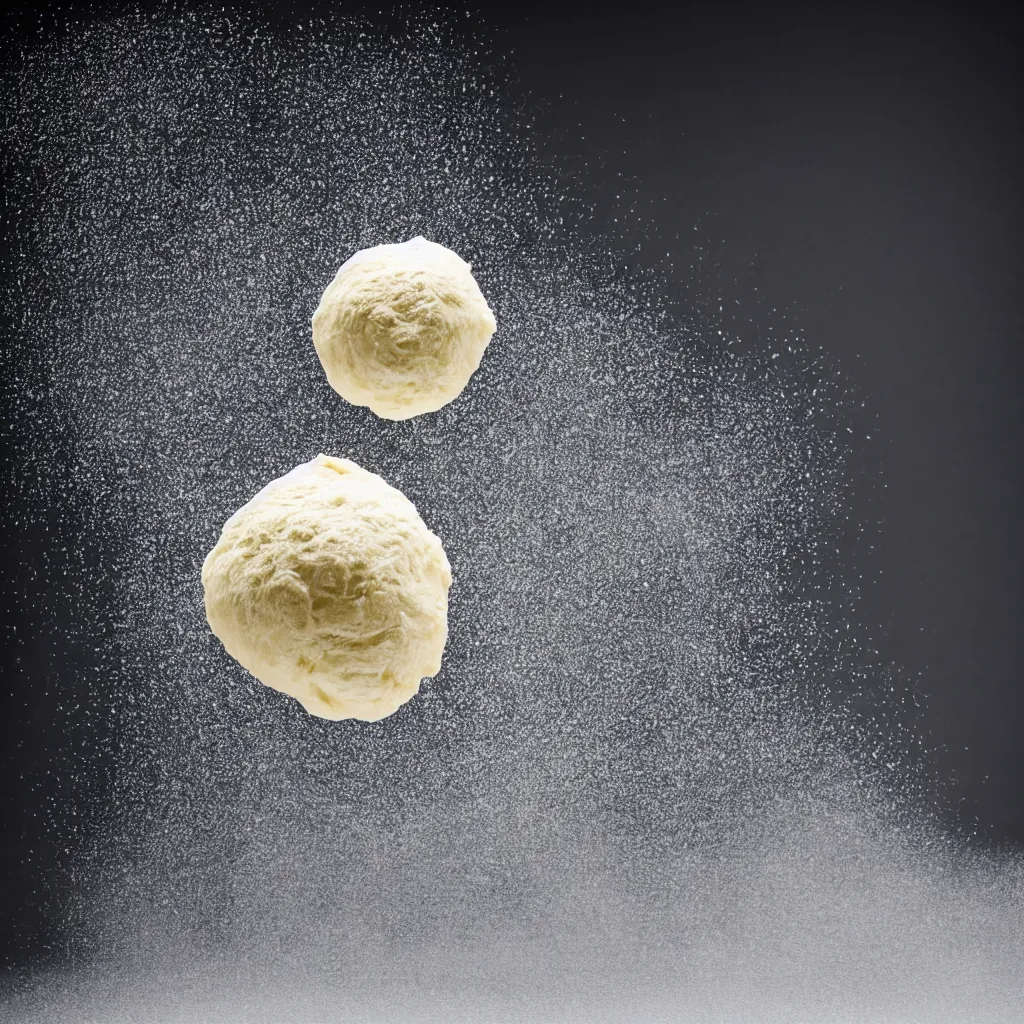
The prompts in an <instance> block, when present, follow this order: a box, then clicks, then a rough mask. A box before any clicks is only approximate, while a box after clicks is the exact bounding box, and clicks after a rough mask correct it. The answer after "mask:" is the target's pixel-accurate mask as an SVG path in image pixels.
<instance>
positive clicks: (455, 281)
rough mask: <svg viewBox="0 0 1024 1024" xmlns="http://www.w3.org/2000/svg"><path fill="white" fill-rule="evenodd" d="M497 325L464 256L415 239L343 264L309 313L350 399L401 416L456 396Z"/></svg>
mask: <svg viewBox="0 0 1024 1024" xmlns="http://www.w3.org/2000/svg"><path fill="white" fill-rule="evenodd" d="M494 327H495V323H494V314H493V313H491V310H490V308H489V307H488V305H487V302H486V300H485V299H484V297H483V295H482V294H481V293H480V289H479V288H478V287H477V283H476V281H474V280H473V275H472V273H471V272H470V266H469V264H468V263H466V262H464V261H463V260H461V259H460V258H459V257H458V256H456V255H455V253H453V252H452V251H451V249H446V248H445V247H444V246H443V245H437V244H436V243H435V242H428V241H427V240H426V239H425V238H419V237H417V238H413V239H411V240H410V241H408V242H402V243H401V244H399V245H376V246H374V247H373V248H372V249H362V250H360V251H359V252H357V253H356V254H355V255H354V256H353V257H352V258H351V259H349V260H348V261H347V262H345V263H343V264H342V266H341V269H340V270H339V271H338V273H337V275H336V276H335V278H334V280H333V281H332V282H331V283H330V284H329V285H328V286H327V290H326V291H325V292H324V294H323V298H322V299H321V300H320V305H319V307H318V308H317V311H316V312H315V313H314V314H313V345H314V346H315V348H316V354H317V355H318V356H319V357H320V363H321V365H322V366H323V368H324V372H325V373H326V374H327V380H328V381H329V382H330V384H331V387H332V388H334V390H335V391H337V392H338V394H339V395H341V397H342V398H344V399H345V400H346V401H347V402H351V403H352V404H353V405H366V406H369V408H370V409H372V410H373V411H374V412H375V413H376V414H377V415H378V416H381V417H383V418H384V419H389V420H407V419H409V418H410V417H411V416H419V415H420V414H421V413H425V412H435V411H436V410H437V409H440V408H441V407H442V406H444V405H447V404H448V403H449V402H451V401H452V400H453V399H455V398H457V397H458V395H459V394H460V393H461V391H462V389H463V388H464V387H465V386H466V384H467V383H468V382H469V378H470V377H471V376H472V375H473V373H474V371H475V370H476V368H477V367H478V366H479V365H480V359H481V357H482V356H483V354H484V349H485V348H487V343H488V342H489V341H490V340H491V335H492V334H493V333H494Z"/></svg>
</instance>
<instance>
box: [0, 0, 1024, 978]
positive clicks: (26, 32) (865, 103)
mask: <svg viewBox="0 0 1024 1024" xmlns="http://www.w3.org/2000/svg"><path fill="white" fill-rule="evenodd" d="M217 6H218V7H220V6H221V5H219V4H218V5H217ZM299 6H300V5H292V4H288V5H284V4H281V5H274V6H269V5H268V6H267V7H266V8H265V9H266V13H267V16H268V17H271V18H277V19H282V20H287V19H289V18H291V17H293V16H297V15H298V14H308V13H317V10H318V8H317V6H316V5H306V6H305V7H302V8H301V10H299ZM330 6H331V8H332V9H334V10H345V9H348V8H351V9H352V10H353V11H357V10H358V11H360V12H361V13H366V14H368V16H369V17H371V18H373V19H379V20H387V19H388V18H392V17H400V15H381V14H380V13H379V12H377V11H376V9H375V8H374V7H373V6H370V5H345V4H336V5H330ZM912 6H914V7H917V5H912ZM659 7H660V5H650V6H647V7H645V6H644V5H638V4H630V5H628V6H625V5H619V9H618V13H614V12H613V11H612V10H608V11H604V12H601V11H599V10H598V9H596V8H591V9H589V10H587V12H586V14H585V15H577V14H575V13H570V11H569V10H568V9H567V8H561V7H559V6H558V5H554V4H548V5H544V6H543V7H540V6H538V7H536V8H534V7H531V6H529V5H526V6H524V5H522V4H516V5H508V6H507V7H505V6H499V5H491V6H488V7H485V8H484V9H483V10H481V11H475V12H473V13H472V15H466V14H465V13H464V12H460V13H459V15H458V16H459V17H460V18H463V17H466V18H468V19H469V20H470V21H472V20H474V19H478V20H482V22H483V24H485V25H488V26H489V27H490V30H491V31H493V38H494V39H495V42H496V46H497V48H498V49H500V50H507V51H508V59H509V61H510V63H511V64H512V66H513V68H514V69H515V72H516V74H517V76H518V82H517V84H516V88H517V89H520V90H521V91H523V92H525V93H528V94H529V95H530V97H531V98H532V100H534V101H537V102H539V104H540V108H539V113H538V118H539V124H540V127H541V130H542V134H543V135H544V137H545V138H546V139H547V142H546V143H545V144H546V145H547V147H548V155H549V156H551V157H554V158H557V159H559V160H568V161H569V162H570V164H572V165H575V166H578V168H579V169H580V171H581V174H582V178H581V180H582V181H583V183H584V185H583V187H585V188H586V189H588V190H589V191H590V193H591V198H592V199H593V201H594V202H595V204H596V209H597V215H598V216H597V219H598V221H599V222H600V221H601V219H602V218H604V220H605V221H610V220H612V218H615V217H619V218H620V219H622V220H623V221H626V220H628V221H629V223H631V224H637V223H640V224H646V225H647V227H646V229H645V231H644V241H643V244H642V245H641V250H640V255H639V256H638V259H639V260H641V261H643V260H645V259H646V260H650V261H652V262H653V261H656V260H658V259H661V258H662V257H664V256H665V255H666V253H668V254H670V259H671V260H672V261H673V262H674V263H675V264H676V265H677V267H678V268H679V272H680V279H681V280H682V279H685V280H687V281H689V282H690V283H691V284H693V282H694V281H695V279H696V278H697V277H699V274H698V272H697V271H696V270H695V269H694V267H695V253H697V252H698V248H699V250H700V253H699V255H700V256H701V263H702V265H703V266H704V267H705V268H707V267H711V268H712V270H711V271H708V270H707V269H704V270H701V271H700V273H712V274H714V275H715V278H716V283H715V288H716V290H717V291H719V292H722V293H724V294H726V295H731V294H732V293H735V294H736V295H739V296H742V297H744V299H749V298H750V297H751V296H753V295H755V294H756V295H758V296H760V301H761V303H762V305H763V308H764V310H765V315H768V311H770V310H773V309H774V310H784V311H785V312H786V315H791V316H795V317H796V318H797V320H798V321H799V323H800V324H801V326H802V327H803V328H804V330H805V334H806V336H807V337H808V338H809V339H812V340H813V342H814V343H815V344H817V345H821V346H822V347H823V348H824V349H825V350H826V352H828V353H830V354H831V355H833V356H835V357H836V358H837V359H838V360H839V362H840V364H841V365H842V366H843V368H844V369H845V371H846V372H847V374H848V375H849V377H850V378H851V379H852V381H853V384H854V386H855V387H856V388H857V389H858V390H859V391H860V392H861V393H862V394H863V395H864V398H865V400H866V401H867V403H868V406H869V408H870V410H871V411H872V413H873V414H874V416H875V419H876V423H877V431H876V436H875V437H874V439H873V442H874V443H873V444H872V445H870V446H865V447H864V449H863V451H864V455H863V457H864V460H865V461H864V464H863V466H862V467H861V470H862V473H861V477H860V479H861V485H860V487H859V490H858V492H857V494H856V495H855V497H854V502H855V505H856V507H854V508H853V509H851V514H852V516H853V517H854V518H856V517H861V518H863V519H865V520H868V521H871V522H876V523H877V524H878V529H877V546H876V548H875V550H874V551H873V553H872V555H871V557H872V559H873V563H872V565H870V566H869V567H867V570H866V572H865V578H866V580H868V581H869V582H868V586H867V589H866V591H865V599H866V601H867V606H866V615H865V618H866V620H867V621H869V622H874V623H877V630H876V631H875V635H873V636H872V637H871V638H870V641H869V642H870V643H871V644H873V646H874V648H875V649H877V658H878V662H879V663H880V664H882V665H893V666H894V667H895V668H896V670H897V671H898V672H899V673H900V674H901V675H903V676H905V677H909V678H913V679H916V680H917V682H916V686H917V689H918V690H919V692H920V693H921V694H922V696H923V698H924V700H923V719H922V724H923V727H924V729H925V730H926V731H927V734H928V739H929V742H930V743H931V744H932V745H933V746H934V748H935V750H936V758H937V763H938V768H939V772H938V776H939V780H940V781H939V782H937V783H936V785H937V787H939V789H941V791H942V792H941V793H939V794H938V795H939V796H940V797H941V800H942V802H943V803H944V804H945V805H946V806H947V807H948V808H949V810H948V814H949V816H950V819H951V824H954V825H956V826H957V827H960V828H965V829H967V830H968V831H971V830H974V829H977V831H978V833H979V836H981V837H983V838H984V839H985V840H986V841H992V842H996V843H1000V844H1014V845H1017V846H1024V800H1022V798H1021V793H1022V790H1024V754H1022V752H1021V749H1022V748H1021V742H1020V735H1021V733H1022V731H1024V697H1022V695H1021V687H1020V671H1019V660H1020V643H1019V639H1018V638H1019V629H1018V618H1019V615H1020V612H1021V607H1022V594H1021V584H1020V572H1021V568H1022V554H1024V552H1022V545H1021V541H1020V532H1019V529H1018V525H1019V522H1020V519H1021V516H1020V511H1021V502H1020V483H1019V466H1020V463H1021V454H1022V445H1024V435H1022V430H1021V428H1022V423H1021V414H1022V408H1024V406H1022V398H1021V379H1022V373H1021V370H1022V365H1024V350H1022V342H1024V330H1022V326H1024V305H1022V300H1021V297H1020V290H1019V284H1018V280H1019V275H1020V271H1021V259H1020V249H1019V245H1020V243H1019V239H1020V238H1021V237H1022V234H1024V232H1022V228H1024V224H1022V208H1021V198H1020V183H1021V182H1022V181H1024V154H1022V147H1021V142H1020V135H1021V132H1020V114H1021V82H1020V74H1019V67H1020V61H1021V27H1022V19H1021V16H1020V15H1017V14H1014V13H1013V12H1012V10H1011V8H1010V7H1005V8H998V7H995V6H984V5H964V6H963V7H961V8H960V9H952V8H947V9H944V10H942V11H935V10H933V11H930V12H922V11H921V10H920V9H918V10H912V9H910V7H911V5H908V9H906V10H903V11H901V10H896V9H893V8H892V7H891V6H889V7H887V8H886V9H885V10H884V11H883V9H882V8H881V7H879V8H878V9H869V8H867V7H865V5H856V7H855V8H851V9H850V10H846V11H844V10H841V9H837V8H833V6H832V5H822V6H820V7H818V8H807V9H800V8H795V7H790V8H786V9H785V10H780V9H778V8H773V7H772V6H771V5H749V6H744V7H739V6H735V5H729V4H714V5H712V4H707V5H694V6H687V5H680V7H679V8H678V9H677V10H675V11H674V12H673V13H672V14H671V15H668V16H667V15H666V14H665V13H664V12H663V11H660V10H659ZM326 8H327V5H321V7H320V8H319V9H321V10H323V9H326ZM114 10H115V8H110V7H107V8H101V7H98V6H94V7H83V8H82V9H81V11H80V12H79V14H80V16H81V17H89V18H91V17H105V16H109V15H110V13H111V12H112V11H114ZM40 17H42V18H43V20H42V21H40ZM53 17H54V15H53V14H52V13H47V10H46V9H44V8H43V7H41V6H40V5H31V4H28V5H26V4H22V5H17V6H16V7H13V8H9V9H8V11H7V12H6V14H5V15H4V18H5V40H4V43H3V47H4V59H5V61H7V60H9V59H10V58H11V57H12V56H13V55H14V54H15V53H17V51H18V49H19V48H20V47H21V46H23V45H25V44H26V43H30V42H31V39H32V38H33V37H34V36H36V35H37V34H38V32H39V31H40V25H43V26H44V30H46V29H45V26H48V25H51V24H53ZM57 17H58V18H59V17H60V16H59V15H57ZM624 181H625V184H624ZM695 228H696V231H695ZM697 284H698V287H697V288H695V289H693V291H694V293H699V292H700V288H699V281H698V282H697ZM755 289H756V292H755ZM681 296H682V301H685V293H684V292H681ZM753 319H754V320H756V315H754V316H753ZM6 426H7V424H6V423H5V427H6ZM5 437H7V438H8V440H10V435H9V433H8V431H7V430H6V429H5ZM22 440H24V439H22ZM16 471H17V450H16V448H15V447H13V446H12V447H11V448H10V450H9V451H8V452H7V454H6V456H5V464H4V476H5V477H9V474H11V473H13V472H16ZM16 514H17V510H16V509H12V508H9V507H8V508H6V509H5V520H6V521H7V523H8V526H9V527H10V526H11V525H12V524H13V522H14V520H15V518H16ZM58 543H59V538H58V537H55V535H54V533H53V531H52V530H50V529H49V524H44V523H40V524H35V525H34V526H29V527H26V526H25V525H24V524H21V525H20V526H19V527H18V529H17V533H16V534H15V533H14V532H13V531H11V532H8V540H7V542H6V543H5V546H4V551H3V556H2V557H3V559H4V563H5V568H4V573H3V581H4V599H3V603H2V605H0V607H2V609H3V611H2V614H3V618H4V633H5V637H6V638H7V639H8V641H13V642H12V643H10V645H9V648H8V652H9V653H8V656H7V657H5V659H4V662H3V684H2V687H0V699H2V700H3V702H4V714H3V723H4V724H3V726H2V729H3V733H2V736H3V751H2V761H3V767H2V770H0V785H2V787H3V814H4V840H3V845H2V849H0V858H2V865H0V878H2V884H0V888H2V890H3V892H4V894H5V895H4V897H3V907H2V909H0V916H2V918H3V920H4V921H12V922H13V921H15V920H19V921H21V922H22V925H23V926H24V924H25V923H30V924H31V922H32V921H36V922H37V923H38V933H39V934H40V936H42V935H43V934H44V931H45V929H44V925H45V923H46V915H47V914H48V913H51V912H53V908H54V906H55V905H54V904H53V903H51V902H47V901H46V900H43V899H41V897H40V895H39V890H40V879H41V878H42V877H44V876H45V875H46V874H47V873H48V872H49V871H51V870H52V866H53V864H54V862H55V861H56V859H57V858H58V857H59V851H58V849H57V848H56V846H55V844H54V842H53V839H54V837H52V836H51V837H48V836H47V835H46V834H45V832H44V830H43V827H42V824H41V817H40V816H38V815H37V806H36V800H37V796H36V795H31V794H30V795H26V790H25V788H24V786H23V784H22V779H23V777H24V776H26V774H28V775H31V776H32V777H33V778H36V779H39V778H41V777H43V776H45V773H46V772H47V771H48V770H49V768H48V767H47V766H48V765H50V764H51V762H52V763H53V764H54V765H56V764H58V762H57V761H56V760H53V759H54V758H55V757H56V754H57V752H58V751H59V750H60V749H62V748H63V747H64V746H65V745H66V744H67V742H68V738H67V737H64V736H60V735H54V734H53V733H52V732H51V731H50V730H48V729H47V727H46V721H47V718H46V698H45V697H43V696H42V694H41V687H40V685H39V682H40V680H41V678H42V677H43V676H45V675H46V674H47V673H58V674H60V675H63V676H71V675H72V674H73V673H71V672H70V671H69V672H64V671H62V670H65V669H73V667H74V664H73V663H74V659H76V658H85V657H87V655H86V653H85V652H82V651H76V650H75V649H74V648H73V647H67V646H62V647H60V649H54V648H53V646H52V643H51V642H50V639H51V638H49V637H48V636H47V635H45V632H44V631H43V630H41V629H39V628H38V627H36V628H34V626H33V621H32V618H31V616H30V614H29V612H28V611H27V609H28V601H27V597H28V591H27V590H26V587H30V586H31V584H30V583H28V582H27V581H28V580H30V578H31V576H32V572H31V570H32V568H33V567H36V568H38V567H41V566H42V565H43V562H44V553H45V551H46V550H47V549H48V547H52V546H53V545H55V544H58ZM39 579H40V580H41V582H39V583H37V584H35V585H36V586H37V587H40V588H42V589H41V591H40V595H41V597H42V600H44V601H45V600H46V589H45V586H46V583H45V580H46V576H45V573H43V574H42V575H41V576H40V577H39ZM40 595H37V596H40ZM55 614H57V615H58V616H60V617H62V618H63V619H64V620H65V621H70V622H73V619H74V615H75V609H73V608H58V609H55ZM30 930H31V929H30ZM19 931H20V932H21V934H22V935H23V934H24V930H23V928H22V929H19ZM3 945H4V952H5V954H6V955H7V956H8V957H12V958H13V959H15V960H19V959H21V958H22V957H23V956H26V955H29V954H33V953H36V952H39V950H25V949H24V948H23V946H22V947H21V948H17V949H16V948H14V943H13V941H5V942H4V943H3ZM19 945H21V943H19Z"/></svg>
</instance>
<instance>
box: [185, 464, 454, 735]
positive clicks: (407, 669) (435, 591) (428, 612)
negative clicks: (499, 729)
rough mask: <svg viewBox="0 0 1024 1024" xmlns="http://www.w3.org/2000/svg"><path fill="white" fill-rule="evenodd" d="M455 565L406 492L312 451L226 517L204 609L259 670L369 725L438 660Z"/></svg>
mask: <svg viewBox="0 0 1024 1024" xmlns="http://www.w3.org/2000/svg"><path fill="white" fill-rule="evenodd" d="M451 581H452V576H451V568H450V566H449V564H448V559H447V557H446V556H445V553H444V549H443V548H442V547H441V542H440V541H439V540H438V539H437V537H435V536H434V534H432V533H431V532H430V530H428V529H427V527H426V526H425V525H424V523H423V520H422V519H421V518H420V517H419V514H418V513H417V511H416V508H415V506H414V505H413V504H412V502H411V501H409V499H408V498H406V497H405V495H404V494H402V493H401V491H397V490H395V488H394V487H391V486H389V485H388V484H387V483H385V482H384V481H383V480H382V479H381V478H380V477H379V476H377V475H376V474H374V473H368V472H367V471H366V470H364V469H361V468H360V467H359V466H357V465H356V464H355V463H354V462H349V461H348V460H347V459H334V458H331V457H330V456H327V455H318V456H317V457H316V458H315V459H314V460H313V461H312V462H307V463H304V464H303V465H301V466H298V467H296V468H295V469H293V470H292V471H291V472H290V473H287V474H286V475H285V476H283V477H280V478H279V479H277V480H274V481H272V482H271V483H269V484H267V486H266V487H264V488H263V490H262V491H260V492H259V494H257V495H256V497H255V498H253V499H252V501H250V502H249V503H248V504H247V505H244V506H243V507H242V508H240V509H239V510H238V511H237V512H236V513H235V514H234V515H233V516H232V517H231V518H230V519H229V520H228V521H227V522H226V523H225V524H224V529H223V531H222V533H221V536H220V540H219V541H218V542H217V545H216V547H214V549H213V550H212V551H211V552H210V553H209V555H207V557H206V561H205V562H204V563H203V589H204V592H205V595H206V617H207V619H208V620H209V622H210V626H211V628H212V629H213V632H214V633H215V634H216V635H217V636H218V637H220V639H221V642H222V643H223V644H224V647H225V648H226V649H227V652H228V653H229V654H230V655H231V656H232V657H234V658H235V659H236V660H237V661H239V662H240V663H241V664H242V665H243V666H244V667H245V668H247V669H248V670H249V671H250V672H251V673H252V674H253V675H254V676H256V678H257V679H259V680H260V681H261V682H263V683H266V685H267V686H272V687H273V688H274V689H275V690H281V691H282V692H284V693H287V694H289V695H290V696H292V697H294V698H295V699H296V700H297V701H299V703H300V704H302V706H303V707H304V708H305V709H306V710H307V711H308V712H309V713H310V714H311V715H318V716H319V717H321V718H334V719H337V718H361V719H363V720H364V721H367V722H374V721H376V720H377V719H380V718H384V717H386V716H387V715H390V714H391V713H392V712H394V711H396V710H397V709H398V708H399V707H401V705H403V704H404V703H405V702H406V701H407V700H409V698H410V697H412V696H413V695H414V694H415V693H416V692H417V691H418V690H419V687H420V681H421V680H422V679H423V677H424V676H432V675H434V674H435V673H436V672H437V671H438V669H440V667H441V653H442V651H443V650H444V645H445V640H446V639H447V636H448V587H449V586H450V584H451Z"/></svg>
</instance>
